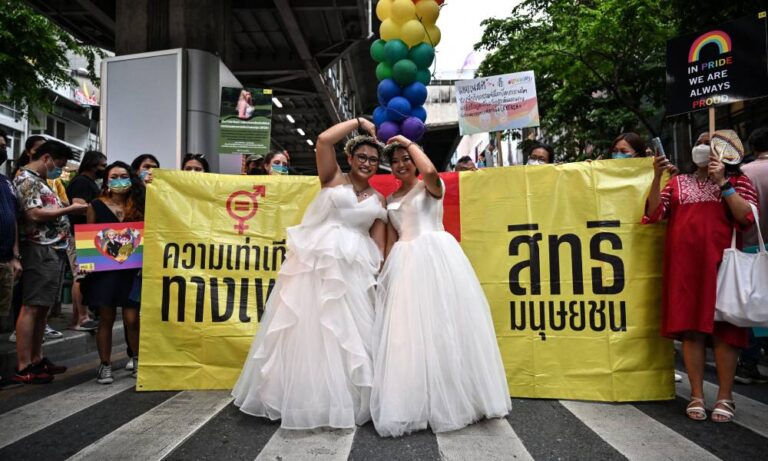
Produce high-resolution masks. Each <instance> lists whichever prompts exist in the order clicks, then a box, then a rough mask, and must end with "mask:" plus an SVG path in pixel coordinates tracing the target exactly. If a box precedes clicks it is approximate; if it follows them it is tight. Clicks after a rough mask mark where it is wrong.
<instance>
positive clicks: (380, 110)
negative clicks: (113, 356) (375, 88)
mask: <svg viewBox="0 0 768 461" xmlns="http://www.w3.org/2000/svg"><path fill="white" fill-rule="evenodd" d="M387 120H388V118H387V108H386V106H383V105H381V106H378V107H377V108H375V109H373V124H374V125H376V128H378V127H380V126H381V124H382V123H384V122H386V121H387Z"/></svg>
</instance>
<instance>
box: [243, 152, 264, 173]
mask: <svg viewBox="0 0 768 461" xmlns="http://www.w3.org/2000/svg"><path fill="white" fill-rule="evenodd" d="M245 168H246V171H247V172H248V175H251V176H253V175H263V174H267V173H266V171H264V156H263V155H261V154H253V155H251V156H249V157H248V159H247V160H246V161H245Z"/></svg>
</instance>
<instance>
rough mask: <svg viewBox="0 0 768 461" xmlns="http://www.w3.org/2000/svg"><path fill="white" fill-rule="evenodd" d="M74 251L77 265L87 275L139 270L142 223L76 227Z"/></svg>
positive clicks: (81, 225)
mask: <svg viewBox="0 0 768 461" xmlns="http://www.w3.org/2000/svg"><path fill="white" fill-rule="evenodd" d="M75 250H76V251H77V264H78V266H79V268H80V269H81V270H83V271H86V272H101V271H114V270H123V269H137V268H141V264H142V259H143V253H144V223H143V222H117V223H104V224H78V225H76V226H75Z"/></svg>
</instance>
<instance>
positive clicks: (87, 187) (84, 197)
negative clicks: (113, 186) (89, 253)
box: [67, 151, 107, 331]
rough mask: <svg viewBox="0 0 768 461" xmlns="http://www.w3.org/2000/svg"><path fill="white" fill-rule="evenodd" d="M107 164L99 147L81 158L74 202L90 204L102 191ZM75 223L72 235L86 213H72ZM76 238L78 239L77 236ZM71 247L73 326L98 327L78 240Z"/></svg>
mask: <svg viewBox="0 0 768 461" xmlns="http://www.w3.org/2000/svg"><path fill="white" fill-rule="evenodd" d="M106 167H107V156H106V155H104V154H102V153H101V152H97V151H88V152H86V153H85V155H83V158H82V160H81V161H80V168H78V170H77V176H75V177H74V178H73V179H72V181H70V183H69V186H67V195H68V196H69V198H70V199H71V200H72V202H73V203H85V204H90V203H91V202H92V201H93V199H95V198H96V197H98V196H99V193H100V192H101V182H102V180H103V177H104V169H105V168H106ZM69 221H70V223H71V224H72V235H73V236H74V235H75V225H77V224H85V223H86V222H87V220H86V217H85V215H72V216H70V217H69ZM73 240H74V239H73ZM70 246H71V251H68V253H69V254H70V255H71V256H70V258H71V259H73V261H71V263H70V265H71V266H72V267H74V270H73V272H72V274H73V281H72V307H73V311H74V312H73V315H72V326H71V328H72V329H73V330H80V331H90V330H95V329H96V326H97V325H98V322H96V321H95V320H92V319H91V318H90V316H89V313H88V308H87V307H86V306H85V305H83V294H82V291H81V287H80V281H81V279H82V275H81V274H79V271H78V270H77V262H76V258H75V252H74V241H71V242H70Z"/></svg>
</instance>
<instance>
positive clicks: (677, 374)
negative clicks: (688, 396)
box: [675, 373, 683, 383]
mask: <svg viewBox="0 0 768 461" xmlns="http://www.w3.org/2000/svg"><path fill="white" fill-rule="evenodd" d="M682 380H683V375H681V374H680V373H675V382H676V383H679V382H681V381H682Z"/></svg>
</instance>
